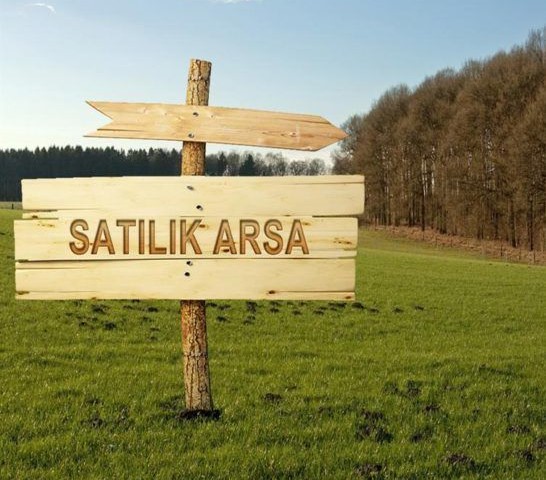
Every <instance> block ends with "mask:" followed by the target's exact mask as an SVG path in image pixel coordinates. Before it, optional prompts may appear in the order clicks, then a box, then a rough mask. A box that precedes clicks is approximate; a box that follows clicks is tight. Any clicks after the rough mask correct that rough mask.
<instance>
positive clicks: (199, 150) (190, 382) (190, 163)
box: [180, 59, 213, 412]
mask: <svg viewBox="0 0 546 480" xmlns="http://www.w3.org/2000/svg"><path fill="white" fill-rule="evenodd" d="M211 66H212V65H211V63H210V62H206V61H203V60H195V59H192V60H191V61H190V70H189V75H188V87H187V91H186V104H187V105H208V103H209V86H210V72H211ZM189 133H190V134H191V132H189ZM205 150H206V143H202V142H184V144H183V146H182V168H181V172H182V175H204V174H205ZM180 313H181V317H182V319H181V320H182V321H181V323H182V350H183V353H184V387H185V393H186V410H188V411H194V412H212V411H213V403H212V392H211V388H210V372H209V357H208V347H207V323H206V312H205V302H204V301H202V300H182V301H181V302H180Z"/></svg>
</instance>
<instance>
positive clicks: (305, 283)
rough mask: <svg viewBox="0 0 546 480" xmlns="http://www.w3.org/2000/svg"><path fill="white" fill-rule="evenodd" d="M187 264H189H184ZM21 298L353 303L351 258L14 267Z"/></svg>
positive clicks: (353, 276)
mask: <svg viewBox="0 0 546 480" xmlns="http://www.w3.org/2000/svg"><path fill="white" fill-rule="evenodd" d="M188 262H189V263H188ZM15 278H16V289H17V294H16V297H17V298H21V299H30V300H34V299H43V300H54V299H92V298H102V299H180V298H184V299H188V300H193V299H195V300H199V299H202V298H207V299H270V300H274V299H302V300H351V299H353V298H354V293H353V292H354V286H355V261H354V259H315V260H311V259H309V260H307V259H306V260H252V259H244V260H213V259H199V258H193V259H191V260H129V261H95V262H18V263H17V264H16V272H15Z"/></svg>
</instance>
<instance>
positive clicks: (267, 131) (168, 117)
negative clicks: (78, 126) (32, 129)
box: [86, 101, 347, 151]
mask: <svg viewBox="0 0 546 480" xmlns="http://www.w3.org/2000/svg"><path fill="white" fill-rule="evenodd" d="M87 103H88V104H89V105H91V106H92V107H93V108H95V109H96V110H98V111H99V112H101V113H103V114H104V115H106V116H107V117H109V118H111V119H112V122H111V123H109V124H107V125H105V126H103V127H101V128H99V129H98V130H97V131H94V132H91V133H89V134H88V135H86V136H88V137H106V138H137V139H153V140H178V141H180V140H182V141H192V142H212V143H223V144H230V145H250V146H259V147H273V148H288V149H294V150H307V151H315V150H319V149H321V148H324V147H326V146H328V145H330V144H332V143H335V142H338V141H339V140H342V139H343V138H345V137H346V136H347V134H346V133H345V132H344V131H343V130H341V129H339V128H337V127H335V126H334V125H332V124H331V123H330V122H328V121H327V120H326V119H324V118H322V117H319V116H316V115H302V114H294V113H282V112H267V111H263V110H246V109H241V108H224V107H208V106H194V105H169V104H163V103H123V102H96V101H88V102H87Z"/></svg>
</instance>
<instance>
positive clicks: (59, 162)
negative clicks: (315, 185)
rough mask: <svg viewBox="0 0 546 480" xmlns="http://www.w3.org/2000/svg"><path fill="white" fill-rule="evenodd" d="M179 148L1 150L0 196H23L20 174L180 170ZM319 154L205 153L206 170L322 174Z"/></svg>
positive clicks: (209, 172)
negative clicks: (291, 156) (311, 156)
mask: <svg viewBox="0 0 546 480" xmlns="http://www.w3.org/2000/svg"><path fill="white" fill-rule="evenodd" d="M180 166H181V165H180V150H175V149H172V150H170V151H169V150H164V149H153V148H150V149H149V150H144V149H139V150H127V151H125V150H117V149H115V148H113V147H107V148H82V147H79V146H77V147H72V146H65V147H56V146H52V147H49V148H47V149H46V148H37V149H35V150H28V149H20V150H15V149H10V150H0V201H20V200H21V179H23V178H56V177H104V176H125V175H127V176H130V175H140V176H148V175H180ZM324 173H326V165H325V163H324V161H323V160H322V159H319V158H314V159H311V160H308V161H304V160H289V159H287V158H286V157H285V156H283V155H282V154H280V153H267V154H265V155H261V154H260V153H255V152H243V153H239V152H237V151H231V152H223V151H220V152H218V153H214V154H209V155H207V157H206V162H205V174H206V175H210V176H222V175H233V176H236V175H241V176H253V175H255V176H272V175H276V176H282V175H322V174H324Z"/></svg>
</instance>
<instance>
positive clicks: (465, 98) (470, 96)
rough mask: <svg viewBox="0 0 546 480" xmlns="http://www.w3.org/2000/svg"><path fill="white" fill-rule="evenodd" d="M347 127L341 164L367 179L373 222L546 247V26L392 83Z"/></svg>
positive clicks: (338, 156)
mask: <svg viewBox="0 0 546 480" xmlns="http://www.w3.org/2000/svg"><path fill="white" fill-rule="evenodd" d="M345 129H346V130H347V131H348V132H349V133H350V136H349V137H348V138H347V139H345V140H344V141H343V142H342V144H341V148H340V149H339V150H338V151H337V152H336V153H335V154H334V169H333V170H334V172H335V173H363V174H364V175H365V176H366V220H367V221H369V222H373V223H376V224H382V225H409V226H420V227H421V229H423V230H425V229H427V228H432V229H435V230H437V231H438V232H440V233H448V234H458V235H463V236H470V237H476V238H478V239H492V240H507V241H509V242H510V244H511V245H512V246H514V247H515V246H524V247H526V248H528V249H529V250H534V249H539V250H544V248H545V244H546V27H545V28H544V29H542V30H539V31H533V32H531V34H530V35H529V38H528V40H527V42H526V43H525V45H523V46H517V47H514V48H513V49H512V50H511V51H510V52H500V53H497V54H496V55H494V56H493V57H491V58H489V59H487V60H483V61H469V62H467V63H466V64H465V65H464V67H463V68H461V69H460V70H459V71H454V70H451V69H448V70H442V71H440V72H438V73H437V74H436V75H434V76H432V77H430V78H427V79H425V80H424V81H423V82H422V83H421V84H420V85H419V86H418V87H416V88H415V89H413V90H411V89H409V88H408V87H407V86H405V85H400V86H397V87H394V88H392V89H390V90H388V91H387V92H386V93H385V94H383V96H382V97H381V98H379V100H377V101H376V102H375V104H374V105H373V107H372V108H371V110H370V111H369V112H368V113H367V114H364V115H356V116H353V117H351V118H350V119H349V120H348V121H347V122H346V124H345Z"/></svg>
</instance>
